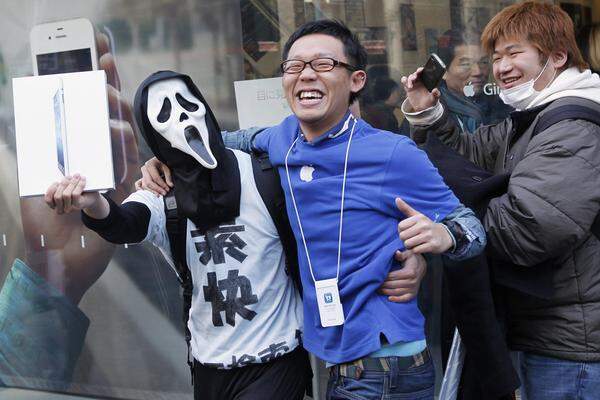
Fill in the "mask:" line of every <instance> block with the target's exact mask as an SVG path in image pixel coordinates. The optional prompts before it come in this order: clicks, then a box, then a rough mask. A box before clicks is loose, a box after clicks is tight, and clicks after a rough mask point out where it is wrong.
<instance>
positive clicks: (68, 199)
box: [62, 175, 79, 213]
mask: <svg viewBox="0 0 600 400" xmlns="http://www.w3.org/2000/svg"><path fill="white" fill-rule="evenodd" d="M78 183H79V175H74V176H73V177H72V178H71V179H70V180H69V182H68V183H67V186H66V187H65V189H64V190H63V195H62V198H63V211H64V212H65V213H68V212H70V211H71V205H72V204H73V198H72V195H73V190H75V187H76V186H77V184H78Z"/></svg>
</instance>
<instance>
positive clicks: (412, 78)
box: [400, 67, 423, 91]
mask: <svg viewBox="0 0 600 400" xmlns="http://www.w3.org/2000/svg"><path fill="white" fill-rule="evenodd" d="M422 71H423V67H419V68H417V70H416V71H415V72H413V73H412V74H410V75H408V76H403V77H402V78H401V79H400V82H402V84H403V85H404V87H405V88H406V89H407V90H408V91H410V90H412V89H414V88H415V85H416V83H417V82H418V81H419V76H420V75H421V72H422Z"/></svg>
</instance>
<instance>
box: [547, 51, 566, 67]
mask: <svg viewBox="0 0 600 400" xmlns="http://www.w3.org/2000/svg"><path fill="white" fill-rule="evenodd" d="M568 59H569V56H568V54H567V52H566V51H565V50H557V51H553V52H552V54H550V61H551V62H552V65H554V68H555V69H562V68H564V67H565V65H567V61H568Z"/></svg>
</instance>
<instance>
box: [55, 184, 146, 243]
mask: <svg viewBox="0 0 600 400" xmlns="http://www.w3.org/2000/svg"><path fill="white" fill-rule="evenodd" d="M85 183H86V181H85V178H84V177H82V176H80V175H78V174H75V175H74V176H73V177H66V178H64V179H63V180H62V181H61V182H57V183H54V184H52V185H51V186H50V187H49V188H48V190H47V191H46V194H45V196H44V200H45V201H46V204H47V205H48V206H49V207H50V208H51V209H53V210H54V211H55V212H56V213H57V214H66V213H70V212H72V211H77V210H81V211H82V220H83V222H84V224H85V225H86V226H87V227H88V228H90V229H92V230H93V231H95V232H96V233H98V234H99V235H100V236H101V237H102V238H103V239H105V240H106V241H108V242H111V243H116V244H124V243H137V242H141V241H142V240H144V238H145V237H146V236H147V233H148V226H149V223H150V217H151V215H150V214H151V213H150V210H149V208H148V207H147V206H146V205H145V204H142V203H139V202H129V203H125V204H123V205H121V206H118V205H117V204H116V203H115V202H114V201H113V200H112V199H110V198H109V197H105V196H103V195H101V194H99V193H98V192H87V193H84V192H83V190H84V188H85Z"/></svg>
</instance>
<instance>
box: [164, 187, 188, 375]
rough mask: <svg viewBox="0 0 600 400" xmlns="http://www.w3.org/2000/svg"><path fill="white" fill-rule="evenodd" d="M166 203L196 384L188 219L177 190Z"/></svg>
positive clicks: (167, 224) (169, 234)
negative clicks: (182, 214) (181, 214)
mask: <svg viewBox="0 0 600 400" xmlns="http://www.w3.org/2000/svg"><path fill="white" fill-rule="evenodd" d="M163 200H164V203H165V216H166V228H167V235H168V236H169V244H170V247H171V257H172V258H173V263H174V264H175V271H176V272H177V278H178V279H179V283H180V284H181V287H182V288H183V315H182V318H183V326H184V328H185V341H186V343H187V347H188V354H187V355H188V357H187V363H188V365H189V366H190V370H191V373H192V385H193V384H194V371H193V367H194V361H193V358H192V355H191V351H190V350H191V347H190V342H191V340H192V334H191V332H190V330H189V328H188V319H189V315H190V308H191V307H192V293H193V291H194V284H193V282H192V274H191V273H190V269H189V268H188V265H187V258H186V237H187V219H186V218H184V217H179V214H178V212H177V201H175V191H173V190H171V191H169V193H167V195H166V196H165V197H164V198H163Z"/></svg>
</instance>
